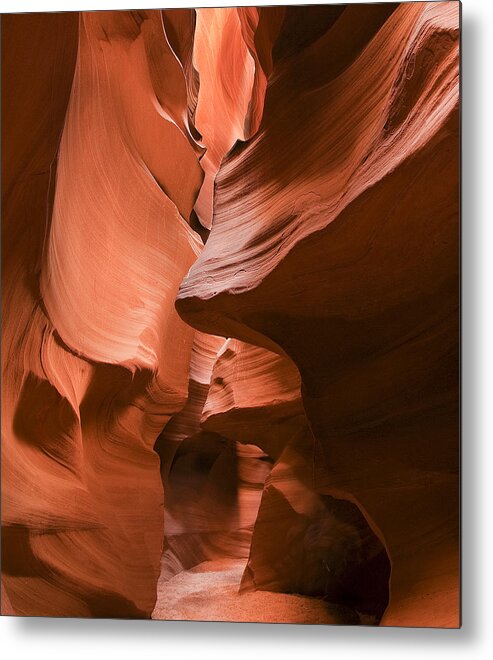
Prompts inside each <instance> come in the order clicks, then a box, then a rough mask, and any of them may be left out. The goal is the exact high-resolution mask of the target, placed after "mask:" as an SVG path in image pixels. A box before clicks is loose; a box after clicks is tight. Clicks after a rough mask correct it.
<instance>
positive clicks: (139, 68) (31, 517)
mask: <svg viewBox="0 0 493 660" xmlns="http://www.w3.org/2000/svg"><path fill="white" fill-rule="evenodd" d="M458 29H459V5H458V3H455V2H429V3H427V2H424V3H421V2H416V3H413V2H410V3H403V4H398V3H392V4H390V3H384V4H369V5H349V6H345V5H334V6H330V5H327V6H316V7H301V6H300V7H262V8H256V7H242V8H234V7H233V8H225V9H197V10H194V9H184V10H163V11H159V10H141V11H121V12H113V11H108V12H105V11H103V12H83V13H81V14H71V13H68V14H67V13H65V14H32V15H18V16H16V15H11V16H6V17H3V20H2V145H3V146H2V166H3V167H2V172H3V174H2V210H3V214H2V241H3V243H2V285H3V330H2V332H3V344H2V365H3V388H2V557H3V562H2V612H5V613H15V614H21V615H55V616H112V617H144V618H145V617H150V616H152V617H153V618H158V619H159V618H171V619H173V618H174V619H179V618H189V619H199V620H200V619H205V620H240V621H256V620H259V621H276V622H300V623H343V624H362V623H363V624H380V625H399V626H417V625H419V626H442V627H455V626H457V625H458V624H459V619H458V617H459V614H458V612H459V606H458V605H459V603H458V598H459V532H458V528H459V486H458V480H459V437H458V433H459V431H458V428H459V424H458V415H459V392H458V386H459V377H458V366H459V360H458V343H459V342H458V333H459V312H458V308H459V272H458V268H459V139H458V134H459V119H458V102H459V98H458V73H459V72H458V65H459V57H458V46H459V34H458ZM204 241H206V242H205V244H204Z"/></svg>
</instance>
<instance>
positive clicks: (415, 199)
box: [177, 3, 459, 626]
mask: <svg viewBox="0 0 493 660" xmlns="http://www.w3.org/2000/svg"><path fill="white" fill-rule="evenodd" d="M458 11H459V7H458V5H456V4H454V3H410V4H402V5H398V6H397V7H395V6H392V5H386V4H384V5H365V6H352V7H348V8H347V9H344V11H343V12H342V13H341V15H340V16H339V17H338V18H337V20H335V22H333V23H331V24H330V21H329V27H328V29H327V30H326V31H325V32H324V33H323V34H322V36H318V39H316V40H315V41H313V42H312V43H310V44H308V45H306V44H300V43H299V42H296V41H295V43H294V44H293V45H292V46H291V48H290V50H289V51H288V52H289V56H287V55H286V54H284V53H279V55H278V58H277V61H276V63H275V66H274V71H273V74H272V76H271V78H270V82H269V85H268V87H267V91H266V98H265V107H264V114H263V119H262V122H261V125H260V128H259V131H258V133H257V134H256V136H254V137H253V138H252V139H251V140H249V141H248V142H247V143H245V144H244V145H241V144H238V145H237V146H236V147H235V149H234V150H233V151H232V152H231V153H230V155H229V156H228V158H227V160H226V161H225V162H224V163H223V166H222V167H221V170H220V172H219V175H218V176H217V178H216V195H215V213H214V220H213V231H212V232H211V235H210V237H209V240H208V242H207V245H206V248H205V250H204V251H203V252H202V253H201V255H200V257H199V259H198V260H197V262H196V263H195V264H194V266H193V267H192V269H191V271H190V273H189V275H188V276H187V278H186V279H185V281H184V282H183V284H182V286H181V288H180V292H179V295H178V300H177V307H178V310H179V312H180V314H181V315H182V317H183V318H184V319H185V320H187V322H189V323H191V324H193V325H194V326H195V327H197V328H200V329H201V330H202V331H205V332H207V331H209V332H211V331H213V332H215V333H218V334H223V335H225V336H235V337H238V338H240V339H242V340H244V341H247V342H250V343H254V344H258V345H259V346H264V347H266V348H269V349H271V350H274V351H278V352H280V353H281V352H284V353H286V354H287V355H289V357H290V358H291V359H292V360H293V362H294V363H295V364H296V366H297V367H298V369H299V371H300V374H301V377H302V393H303V404H304V408H305V410H306V413H307V416H308V419H309V421H310V426H311V428H312V430H313V433H314V435H315V437H316V439H317V448H318V450H317V459H316V463H317V472H318V474H317V490H318V492H320V493H322V494H326V495H330V496H333V497H336V498H343V499H347V500H348V501H351V502H353V503H355V504H357V505H358V507H359V508H360V510H361V511H362V513H363V514H364V515H365V517H366V519H367V521H368V523H369V524H370V526H371V527H372V529H373V530H374V532H375V534H376V535H377V536H378V537H379V538H381V539H382V540H383V541H384V543H385V546H386V548H387V552H388V554H389V556H390V559H391V562H392V578H391V600H390V605H389V608H388V610H387V612H386V614H385V616H384V619H383V622H384V623H386V624H388V625H391V624H396V625H406V624H408V623H409V622H410V621H411V620H412V621H413V623H414V624H415V625H436V626H439V625H450V626H454V625H457V621H458V619H457V616H458V601H457V594H458V528H457V524H458V458H459V453H458V372H457V369H458V357H457V350H458V312H457V310H458V209H459V206H458V176H459V168H458V140H457V134H458V133H457V130H458V124H457V121H458V115H457V110H458V38H457V37H458ZM355 25H357V29H354V26H355ZM301 29H302V28H300V31H301ZM281 36H282V35H281ZM278 43H279V42H278ZM274 50H275V49H274ZM301 72H303V75H302V74H301Z"/></svg>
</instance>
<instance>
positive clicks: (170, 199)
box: [2, 11, 202, 617]
mask: <svg viewBox="0 0 493 660" xmlns="http://www.w3.org/2000/svg"><path fill="white" fill-rule="evenodd" d="M77 23H78V17H77V16H76V15H73V14H64V15H56V14H54V15H39V16H32V17H24V16H22V17H11V18H10V17H9V18H8V19H7V20H6V21H4V22H3V29H4V31H5V34H6V40H4V46H3V47H4V66H5V67H7V70H8V72H9V74H10V73H12V72H13V68H14V67H17V68H18V71H16V73H17V76H11V75H9V76H4V78H3V79H4V81H5V80H8V83H6V84H8V85H10V86H11V87H8V88H7V89H5V88H4V95H3V97H4V98H7V100H8V102H9V103H12V101H13V100H15V103H16V105H15V107H12V108H10V107H9V106H8V105H7V107H6V111H5V112H4V124H3V128H4V134H5V136H6V140H5V142H4V144H5V147H4V149H5V151H4V154H5V156H6V159H7V163H8V166H7V167H6V168H5V173H6V175H5V176H4V210H5V215H4V223H3V229H4V240H3V250H4V256H5V258H4V261H3V265H4V276H3V284H4V291H5V295H4V299H3V300H4V312H3V313H4V318H5V319H9V323H8V325H7V327H6V328H5V329H4V342H3V350H4V359H3V366H4V392H3V404H4V414H3V415H2V424H3V430H4V441H3V443H2V449H3V452H4V458H3V461H2V477H3V479H2V489H3V493H4V494H3V499H2V504H3V506H2V515H3V519H4V527H3V530H2V531H3V540H2V543H3V548H4V558H5V559H4V562H3V565H2V568H3V571H4V580H5V585H6V590H7V594H8V596H9V597H10V601H11V603H12V606H13V608H14V610H15V611H16V612H17V613H19V614H31V615H32V614H45V615H58V616H60V615H62V616H126V617H134V616H150V613H151V611H152V609H153V607H154V602H155V598H156V583H157V578H158V575H159V563H160V556H161V550H162V539H163V518H162V511H163V492H162V485H161V481H160V478H159V458H158V456H157V454H156V453H155V452H154V451H153V445H154V442H155V440H156V437H157V436H158V434H159V432H160V431H161V430H162V428H163V426H164V424H165V423H166V422H167V420H168V419H169V418H170V416H171V415H172V414H173V413H175V412H177V411H178V410H179V409H180V408H181V407H182V406H183V404H184V403H185V401H186V397H187V384H188V365H189V360H190V355H191V349H192V342H193V336H194V332H193V330H192V329H191V328H190V327H188V326H186V325H185V324H184V323H183V321H181V319H180V318H179V317H178V315H177V314H176V312H175V310H174V299H175V295H176V291H177V289H178V286H179V284H180V282H181V280H182V278H183V276H184V275H185V273H186V271H187V269H188V268H189V267H190V265H191V264H192V262H193V261H194V259H195V258H196V255H197V254H198V252H199V250H200V248H201V245H202V242H201V240H200V239H199V237H198V236H197V235H196V234H195V233H194V232H193V231H192V230H191V228H190V227H189V225H188V221H189V218H190V215H191V211H192V207H193V205H194V203H195V198H196V196H197V193H198V189H199V187H200V184H201V181H202V172H201V169H200V165H199V162H198V157H199V155H200V153H201V152H202V150H201V147H200V146H198V145H197V144H196V142H195V139H194V137H193V136H192V134H191V131H190V130H189V127H188V122H189V119H188V111H187V109H188V100H187V90H186V79H185V76H184V72H183V69H182V67H181V65H180V63H179V61H178V60H177V59H176V57H175V55H174V54H173V51H172V50H171V48H170V46H169V43H168V41H167V39H166V35H165V33H164V30H163V22H162V19H161V13H160V12H158V11H151V12H97V13H87V14H82V15H81V18H80V23H79V30H78V27H77ZM26 39H29V46H28V45H27V44H26V43H24V42H25V40H26ZM18 48H24V49H25V50H26V52H28V53H29V55H30V57H29V58H28V59H26V60H23V59H21V58H18V57H17V56H16V54H17V52H18V50H17V49H18ZM76 56H77V62H76V61H75V58H76ZM74 67H75V69H74ZM53 71H55V72H56V77H55V78H53ZM12 81H16V82H12ZM17 81H18V82H17ZM55 90H56V93H55ZM69 95H70V100H69ZM67 103H68V107H67ZM19 104H20V106H21V108H22V112H21V113H20V116H19V114H18V107H19ZM65 114H66V116H65ZM33 136H34V137H33ZM60 140H61V141H60ZM163 150H164V151H165V152H166V153H167V157H166V158H163ZM57 154H58V157H57ZM55 167H56V185H55V186H54V188H55V190H54V194H53V198H54V201H53V211H52V212H51V204H50V206H47V200H50V195H51V194H52V193H53V190H52V188H53V184H54V182H55ZM185 174H186V181H187V184H186V185H184V184H183V179H184V177H185ZM50 185H51V188H50ZM143 202H144V203H143ZM47 217H49V218H50V223H49V225H48V227H47V226H46V218H47ZM38 225H39V229H38Z"/></svg>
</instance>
